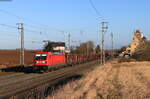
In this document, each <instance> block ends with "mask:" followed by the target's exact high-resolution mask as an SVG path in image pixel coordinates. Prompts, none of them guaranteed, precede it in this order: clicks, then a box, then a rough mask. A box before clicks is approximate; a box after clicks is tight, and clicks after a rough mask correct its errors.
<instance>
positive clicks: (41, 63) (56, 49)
mask: <svg viewBox="0 0 150 99" xmlns="http://www.w3.org/2000/svg"><path fill="white" fill-rule="evenodd" d="M66 52H69V51H67V50H66V47H65V43H64V42H48V43H47V46H45V49H44V50H43V52H36V53H35V58H34V64H33V69H34V70H35V71H48V70H53V69H56V68H60V67H65V66H72V65H76V64H81V63H85V62H88V61H92V60H96V59H99V58H100V56H101V55H100V54H70V53H66ZM106 56H107V55H106Z"/></svg>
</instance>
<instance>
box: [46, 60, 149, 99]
mask: <svg viewBox="0 0 150 99" xmlns="http://www.w3.org/2000/svg"><path fill="white" fill-rule="evenodd" d="M47 99H150V62H146V61H145V62H123V63H118V61H117V60H113V61H111V62H109V63H107V64H106V65H105V66H100V67H98V68H96V69H95V70H93V71H92V72H90V73H88V74H87V75H86V77H84V78H82V79H80V80H76V81H72V82H69V83H68V84H66V85H64V86H62V87H60V89H59V90H56V91H54V92H53V94H52V95H50V96H49V97H48V98H47Z"/></svg>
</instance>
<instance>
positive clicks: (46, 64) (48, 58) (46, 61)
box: [34, 52, 66, 71]
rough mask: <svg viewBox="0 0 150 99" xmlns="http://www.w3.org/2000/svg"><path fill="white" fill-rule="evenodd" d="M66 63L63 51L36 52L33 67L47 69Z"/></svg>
mask: <svg viewBox="0 0 150 99" xmlns="http://www.w3.org/2000/svg"><path fill="white" fill-rule="evenodd" d="M65 64H66V58H65V54H64V53H59V52H54V53H52V52H37V53H35V59H34V69H36V70H44V71H46V70H48V68H54V67H58V66H62V65H65Z"/></svg>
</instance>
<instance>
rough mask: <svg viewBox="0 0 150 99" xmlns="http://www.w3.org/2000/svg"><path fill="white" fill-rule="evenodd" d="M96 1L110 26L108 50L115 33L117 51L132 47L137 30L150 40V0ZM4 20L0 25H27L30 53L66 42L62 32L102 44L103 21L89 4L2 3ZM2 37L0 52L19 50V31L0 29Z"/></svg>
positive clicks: (59, 0) (84, 0) (57, 0)
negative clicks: (46, 44) (46, 43)
mask: <svg viewBox="0 0 150 99" xmlns="http://www.w3.org/2000/svg"><path fill="white" fill-rule="evenodd" d="M92 1H93V3H94V5H95V7H96V8H97V10H98V11H99V12H100V14H101V16H102V17H105V19H106V21H108V22H109V30H108V32H107V34H106V35H105V39H106V48H110V47H111V45H110V44H111V42H110V32H113V33H114V39H115V41H114V43H115V47H116V48H119V47H121V46H123V45H128V44H129V43H130V42H131V40H132V35H133V31H134V30H135V29H141V31H142V32H143V33H144V35H145V36H146V37H147V38H150V33H149V32H150V28H149V26H150V13H149V9H150V6H149V5H150V1H149V0H92ZM1 10H4V11H1ZM5 11H8V13H7V12H5ZM4 12H5V13H4ZM15 15H17V16H19V17H21V18H20V19H19V18H17V17H15ZM22 18H24V19H22ZM0 19H1V21H0V24H7V25H13V26H16V23H18V22H24V24H25V26H24V28H25V41H26V42H25V47H26V48H28V49H38V48H41V47H42V45H43V43H41V41H42V40H52V41H65V40H66V39H67V36H66V34H63V33H62V32H61V31H62V30H63V31H65V32H66V33H71V38H72V39H73V40H76V41H79V40H80V41H81V42H84V41H87V40H92V41H94V42H95V43H96V44H98V42H99V41H100V32H99V31H100V22H101V21H102V19H101V18H98V15H97V14H96V12H95V11H94V9H93V8H92V6H91V5H90V3H89V0H12V1H11V2H4V1H3V2H0ZM47 25H48V26H47ZM27 29H28V30H34V31H37V32H31V31H27ZM40 31H41V32H40ZM81 32H82V33H81ZM0 33H1V37H0V49H4V48H11V49H12V48H19V33H18V31H17V29H15V28H7V27H4V26H0ZM31 41H36V42H35V43H31ZM38 43H39V44H38ZM72 44H75V42H74V43H72Z"/></svg>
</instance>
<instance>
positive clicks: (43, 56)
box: [35, 54, 47, 60]
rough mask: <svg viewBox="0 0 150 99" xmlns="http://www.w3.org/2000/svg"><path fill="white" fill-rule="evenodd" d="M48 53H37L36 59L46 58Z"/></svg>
mask: <svg viewBox="0 0 150 99" xmlns="http://www.w3.org/2000/svg"><path fill="white" fill-rule="evenodd" d="M46 58H47V55H46V54H36V55H35V60H46Z"/></svg>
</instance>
